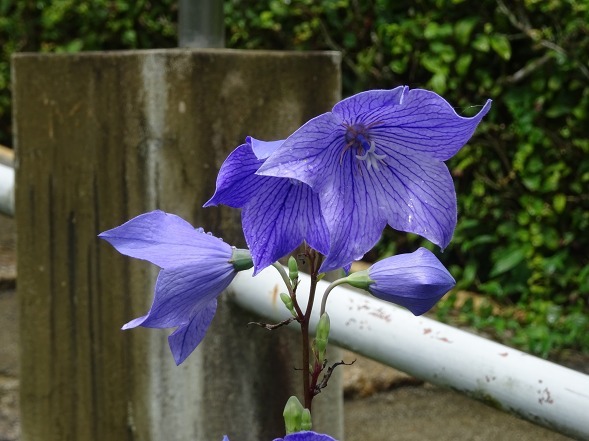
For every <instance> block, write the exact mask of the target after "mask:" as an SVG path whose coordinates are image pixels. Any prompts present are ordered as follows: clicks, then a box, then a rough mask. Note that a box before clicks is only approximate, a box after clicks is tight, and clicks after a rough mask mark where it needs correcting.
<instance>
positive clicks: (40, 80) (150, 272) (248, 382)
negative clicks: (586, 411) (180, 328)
mask: <svg viewBox="0 0 589 441" xmlns="http://www.w3.org/2000/svg"><path fill="white" fill-rule="evenodd" d="M39 72H43V75H39V74H38V73H39ZM12 78H13V81H14V83H13V94H14V95H13V96H14V101H15V106H14V108H15V114H14V121H15V130H14V133H15V136H16V137H15V146H16V153H17V161H16V164H17V167H16V181H17V187H16V202H17V204H16V222H17V228H18V238H17V248H18V250H17V251H18V253H17V258H18V269H19V286H18V294H19V302H20V313H21V329H20V332H21V363H20V365H21V423H22V440H23V441H43V440H47V441H53V440H85V441H98V440H101V441H102V440H105V439H113V440H130V441H131V440H146V441H156V440H157V441H159V440H161V439H166V440H169V441H175V440H178V441H180V440H186V439H192V440H202V441H211V440H215V439H219V440H220V439H221V437H222V435H223V434H224V433H227V434H229V435H230V436H232V437H233V438H232V439H239V440H241V441H259V440H260V439H272V438H273V437H276V436H278V435H280V433H281V432H282V427H281V426H282V422H281V421H278V420H280V418H278V414H279V413H280V412H281V411H282V406H283V405H284V402H283V401H282V400H283V396H282V395H283V394H287V393H290V391H288V390H287V391H284V390H283V386H284V385H285V384H286V385H291V386H292V384H294V382H293V376H296V377H297V378H296V379H295V380H294V381H297V382H298V372H296V371H294V368H295V367H297V364H298V363H300V361H297V360H298V357H297V356H295V358H292V357H291V356H290V354H289V353H288V351H286V348H288V347H290V346H289V345H291V344H292V341H293V339H292V336H291V335H290V334H288V333H287V332H284V333H272V334H271V335H269V334H266V333H264V332H263V331H262V330H260V329H257V328H256V329H250V328H248V327H247V326H246V323H247V321H249V320H251V319H253V318H254V317H252V316H251V315H249V314H247V313H245V312H243V311H241V310H239V309H238V308H236V307H235V306H230V305H228V304H227V302H226V301H225V300H226V299H224V298H223V297H222V299H221V301H220V302H219V310H218V313H217V317H216V318H215V320H214V321H213V325H212V327H211V330H210V332H209V333H208V335H207V337H206V338H205V341H204V343H203V344H202V345H201V346H200V347H199V348H197V350H196V352H195V354H193V355H192V356H191V357H189V358H188V360H187V361H186V362H185V363H184V364H183V365H182V366H180V367H176V366H175V364H174V362H173V359H172V356H171V355H170V353H169V349H168V347H167V335H168V334H169V333H170V332H166V331H164V330H149V329H143V328H141V329H135V330H131V331H126V332H121V331H120V327H121V326H122V325H123V324H124V323H126V322H127V321H129V320H131V319H133V318H135V317H138V316H139V315H142V314H145V313H146V312H147V310H148V308H149V305H150V303H151V299H152V296H153V285H154V281H155V274H156V273H157V269H156V268H155V267H154V266H153V265H150V264H148V263H146V262H140V261H131V260H130V259H128V258H126V257H123V256H120V255H118V254H117V253H116V252H115V251H114V250H113V249H112V248H111V247H110V246H109V245H107V244H106V243H100V242H99V240H98V239H97V238H96V235H97V234H98V233H99V232H101V231H104V230H106V229H109V228H113V227H115V226H117V225H120V224H121V223H123V222H124V221H126V220H128V219H130V218H131V217H133V216H136V215H138V214H140V213H142V212H145V211H148V210H151V209H154V208H160V209H163V210H165V211H168V212H173V213H176V214H178V215H180V216H182V217H184V218H185V219H187V220H188V221H190V222H192V223H193V224H194V225H198V226H204V227H205V228H207V229H209V230H213V231H214V232H215V234H217V235H220V236H221V237H223V238H224V239H225V240H226V241H227V242H229V243H232V244H234V245H243V238H242V236H241V229H240V225H239V213H238V211H237V210H229V209H225V208H219V209H214V208H213V209H206V210H203V209H201V208H200V207H201V206H202V204H203V203H204V202H205V201H206V200H207V199H208V198H209V197H210V195H211V194H212V192H213V190H214V183H215V177H216V172H217V170H218V167H219V166H220V165H221V163H222V162H223V159H224V158H225V157H226V155H227V154H228V153H229V151H230V150H231V149H233V148H234V147H236V146H237V145H238V144H240V143H242V142H243V140H244V138H245V136H246V135H253V136H255V137H257V138H261V139H280V138H281V137H285V136H287V135H288V134H289V133H291V131H293V130H294V129H296V128H297V127H298V126H299V125H300V124H301V123H303V122H304V121H306V120H307V119H309V118H311V117H313V116H315V115H318V114H320V113H322V112H324V111H326V110H329V108H330V107H331V106H332V105H333V104H334V102H335V101H336V100H337V99H338V98H339V87H340V76H339V57H338V56H337V55H335V54H333V53H327V54H326V53H323V54H320V53H279V52H255V51H251V52H239V51H227V50H224V51H202V52H199V51H185V50H169V51H141V52H134V51H130V52H115V53H83V54H76V55H37V54H19V55H16V56H14V57H13V76H12ZM31 79H34V81H33V80H31ZM297 354H298V351H297ZM278 390H280V391H281V392H278ZM275 391H276V392H275ZM291 391H292V389H291ZM334 394H335V395H334V396H335V397H336V401H337V400H338V398H337V397H338V394H341V391H338V390H337V389H335V390H334ZM340 398H341V396H340ZM330 424H331V426H330V427H329V428H327V430H329V431H330V432H331V433H333V434H334V435H336V436H339V435H341V433H338V430H339V429H338V427H339V425H340V424H341V415H340V419H339V420H338V419H337V418H335V419H334V420H333V419H332V421H331V422H330ZM279 426H280V429H278V427H279ZM334 427H335V428H334ZM318 428H320V427H318ZM277 431H278V432H277Z"/></svg>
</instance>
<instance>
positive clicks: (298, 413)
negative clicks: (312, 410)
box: [282, 395, 304, 435]
mask: <svg viewBox="0 0 589 441" xmlns="http://www.w3.org/2000/svg"><path fill="white" fill-rule="evenodd" d="M303 411H304V408H303V405H302V404H301V402H300V401H299V399H298V398H297V397H295V396H294V395H293V396H292V397H290V398H289V399H288V401H287V402H286V406H284V412H282V415H283V416H284V426H285V428H286V434H287V435H288V434H289V433H294V432H300V430H301V422H302V418H303Z"/></svg>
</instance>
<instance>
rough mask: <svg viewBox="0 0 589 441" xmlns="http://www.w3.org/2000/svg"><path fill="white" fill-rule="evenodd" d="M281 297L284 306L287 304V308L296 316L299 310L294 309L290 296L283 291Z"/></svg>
mask: <svg viewBox="0 0 589 441" xmlns="http://www.w3.org/2000/svg"><path fill="white" fill-rule="evenodd" d="M280 299H281V300H282V303H284V306H286V309H288V310H289V311H290V313H291V314H292V315H293V317H296V316H297V312H296V311H295V309H294V305H293V302H292V299H291V298H290V296H289V295H288V294H286V293H284V292H281V293H280Z"/></svg>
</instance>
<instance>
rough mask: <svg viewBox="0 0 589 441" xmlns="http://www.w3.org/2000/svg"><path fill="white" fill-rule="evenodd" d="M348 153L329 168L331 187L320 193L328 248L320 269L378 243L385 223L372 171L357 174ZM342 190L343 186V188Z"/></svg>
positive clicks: (336, 264) (359, 255)
mask: <svg viewBox="0 0 589 441" xmlns="http://www.w3.org/2000/svg"><path fill="white" fill-rule="evenodd" d="M355 167H356V164H355V163H354V159H353V157H352V155H351V154H349V153H348V154H347V155H346V156H344V158H343V161H342V164H341V165H340V164H338V166H337V167H335V168H334V169H333V170H332V171H331V178H332V180H333V184H334V185H332V186H329V187H327V188H325V189H324V191H323V192H322V193H321V194H320V197H319V198H320V202H321V208H322V211H323V216H324V218H325V222H326V224H327V228H328V230H329V234H330V236H329V240H330V244H331V247H330V249H329V253H328V254H327V256H326V258H325V260H324V261H323V264H322V265H321V271H322V272H326V271H332V270H335V269H337V268H341V267H345V266H347V265H349V264H350V263H351V262H352V261H354V260H360V259H361V258H362V256H364V254H365V253H366V252H367V251H369V250H370V249H371V248H372V247H373V246H374V245H375V244H376V242H378V240H379V238H380V235H381V232H382V230H383V228H384V226H385V225H386V218H385V216H384V214H385V213H383V212H382V210H381V208H380V207H379V198H378V196H379V194H378V193H377V192H374V191H372V188H373V187H374V185H375V183H374V182H373V181H374V176H373V175H372V174H371V173H366V172H363V173H360V172H359V171H358V170H357V169H356V168H355ZM341 189H345V191H342V190H341Z"/></svg>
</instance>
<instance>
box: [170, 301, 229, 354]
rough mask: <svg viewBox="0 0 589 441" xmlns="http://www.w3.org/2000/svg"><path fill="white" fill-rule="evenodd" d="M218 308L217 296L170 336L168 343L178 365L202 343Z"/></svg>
mask: <svg viewBox="0 0 589 441" xmlns="http://www.w3.org/2000/svg"><path fill="white" fill-rule="evenodd" d="M216 310H217V299H216V298H215V299H213V300H211V301H210V302H209V303H208V304H206V305H205V306H204V307H203V308H202V309H200V310H198V311H197V312H196V313H195V314H194V315H193V316H192V317H191V318H190V320H189V321H188V322H187V323H185V324H182V325H180V326H178V328H177V329H176V330H175V331H174V332H173V333H172V334H170V335H169V336H168V344H169V345H170V350H171V351H172V355H173V356H174V361H176V365H179V364H180V363H182V362H183V361H184V360H186V357H188V356H189V355H190V354H191V353H192V352H193V351H194V349H196V347H197V346H198V345H199V344H200V342H201V341H202V339H203V338H204V336H205V334H206V333H207V330H208V329H209V326H210V325H211V322H212V321H213V317H214V316H215V312H216Z"/></svg>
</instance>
